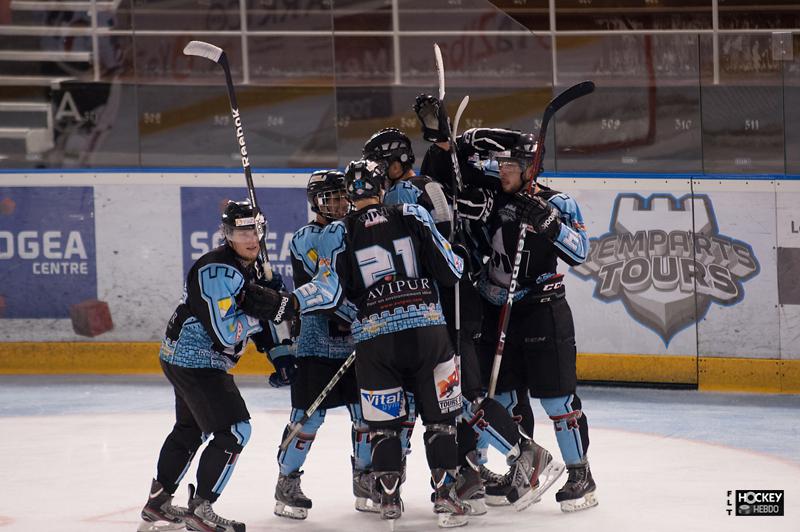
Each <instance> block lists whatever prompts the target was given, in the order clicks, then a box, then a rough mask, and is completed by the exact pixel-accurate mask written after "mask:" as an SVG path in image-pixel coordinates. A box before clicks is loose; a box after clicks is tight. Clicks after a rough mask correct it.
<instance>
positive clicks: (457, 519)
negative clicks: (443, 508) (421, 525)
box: [436, 512, 469, 528]
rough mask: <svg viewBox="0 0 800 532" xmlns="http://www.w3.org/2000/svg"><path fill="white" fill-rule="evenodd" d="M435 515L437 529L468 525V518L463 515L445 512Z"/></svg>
mask: <svg viewBox="0 0 800 532" xmlns="http://www.w3.org/2000/svg"><path fill="white" fill-rule="evenodd" d="M436 515H437V516H438V522H437V524H438V525H439V528H456V527H459V526H465V525H466V524H467V523H469V517H467V516H466V515H464V514H461V515H458V514H451V513H446V512H445V513H440V514H436Z"/></svg>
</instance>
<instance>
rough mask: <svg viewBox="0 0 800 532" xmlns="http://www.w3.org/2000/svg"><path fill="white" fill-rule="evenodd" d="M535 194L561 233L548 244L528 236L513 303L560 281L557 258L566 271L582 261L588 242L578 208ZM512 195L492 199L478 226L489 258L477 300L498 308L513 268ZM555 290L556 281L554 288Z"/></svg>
mask: <svg viewBox="0 0 800 532" xmlns="http://www.w3.org/2000/svg"><path fill="white" fill-rule="evenodd" d="M539 188H540V190H539V192H538V195H539V196H541V197H542V198H544V199H546V200H547V201H548V202H549V203H550V205H552V206H553V207H554V208H555V209H557V210H558V213H559V219H560V221H561V231H560V233H559V234H558V236H557V238H556V240H555V241H554V242H551V241H550V240H548V239H547V238H546V237H545V236H542V235H539V234H536V233H533V232H530V231H529V232H528V233H527V234H526V235H525V245H524V248H523V252H522V261H521V263H520V269H519V274H518V277H517V282H518V285H519V287H520V288H519V289H518V290H517V291H516V293H515V294H514V300H515V301H516V300H519V299H522V298H523V297H525V296H526V295H528V294H530V293H540V292H542V291H543V290H548V289H553V288H554V287H553V285H554V284H555V283H556V280H557V279H560V276H559V274H558V272H557V262H558V260H557V259H558V258H559V257H560V258H561V259H562V260H564V261H565V262H566V263H567V264H569V265H570V266H575V265H577V264H580V263H582V262H583V261H585V260H586V255H587V253H588V251H589V239H588V237H587V235H586V227H585V225H584V223H583V216H582V215H581V212H580V209H579V208H578V204H577V203H576V202H575V200H574V199H572V198H571V197H569V196H568V195H566V194H564V193H561V192H558V191H556V190H552V189H550V188H548V187H545V186H542V185H539ZM513 198H514V196H513V195H512V194H506V193H504V192H500V193H498V194H497V195H496V197H495V200H494V206H493V209H492V212H491V214H490V215H489V219H488V220H487V222H486V224H485V225H484V226H483V231H482V233H483V238H482V240H483V246H482V251H483V253H484V255H486V256H488V257H489V262H488V264H487V266H488V268H487V270H486V274H485V276H484V278H483V279H481V281H480V282H479V290H480V291H481V295H483V296H484V297H485V298H486V299H488V300H489V301H491V302H492V303H494V304H497V305H502V304H503V303H504V302H505V300H506V297H507V295H508V292H507V288H508V286H509V284H510V282H511V272H512V264H513V261H514V257H515V255H516V250H517V240H518V237H519V227H520V222H519V216H518V213H517V208H516V205H515V203H514V201H513ZM557 284H558V287H556V288H560V286H561V284H560V282H558V283H557Z"/></svg>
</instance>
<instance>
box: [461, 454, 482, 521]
mask: <svg viewBox="0 0 800 532" xmlns="http://www.w3.org/2000/svg"><path fill="white" fill-rule="evenodd" d="M470 466H471V464H470V465H466V466H461V468H460V469H459V471H458V480H457V481H456V495H458V498H459V499H461V500H462V501H463V502H464V503H465V504H466V505H467V506H469V515H483V514H485V513H486V511H487V509H486V490H485V489H484V487H483V481H482V480H481V475H480V473H479V472H478V470H477V469H474V468H472V467H470Z"/></svg>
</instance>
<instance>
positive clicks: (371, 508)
mask: <svg viewBox="0 0 800 532" xmlns="http://www.w3.org/2000/svg"><path fill="white" fill-rule="evenodd" d="M355 508H356V510H357V511H359V512H370V513H378V512H380V511H381V507H380V505H379V504H375V501H373V500H372V499H368V498H366V497H356V503H355Z"/></svg>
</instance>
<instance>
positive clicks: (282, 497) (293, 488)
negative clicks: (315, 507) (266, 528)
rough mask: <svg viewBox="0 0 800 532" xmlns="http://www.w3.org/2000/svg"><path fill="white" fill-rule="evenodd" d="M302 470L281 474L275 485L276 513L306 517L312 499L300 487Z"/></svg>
mask: <svg viewBox="0 0 800 532" xmlns="http://www.w3.org/2000/svg"><path fill="white" fill-rule="evenodd" d="M302 474H303V472H302V471H295V472H294V473H289V474H288V475H279V476H278V484H277V485H276V486H275V510H274V513H275V515H277V516H279V517H288V518H290V519H305V518H306V517H308V509H309V508H311V499H309V498H308V497H306V496H305V494H304V493H303V490H302V489H301V488H300V476H301V475H302Z"/></svg>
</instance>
